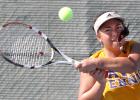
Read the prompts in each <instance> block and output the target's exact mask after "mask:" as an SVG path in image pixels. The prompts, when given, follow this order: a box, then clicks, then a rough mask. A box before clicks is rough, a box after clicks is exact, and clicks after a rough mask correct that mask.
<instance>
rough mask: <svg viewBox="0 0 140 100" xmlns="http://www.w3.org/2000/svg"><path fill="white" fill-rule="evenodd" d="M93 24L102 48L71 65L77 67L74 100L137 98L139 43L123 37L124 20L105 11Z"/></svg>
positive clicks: (139, 99) (125, 30)
mask: <svg viewBox="0 0 140 100" xmlns="http://www.w3.org/2000/svg"><path fill="white" fill-rule="evenodd" d="M93 27H94V31H95V33H96V37H97V39H98V41H99V42H100V43H101V44H102V49H100V50H98V51H97V52H96V53H94V54H93V55H92V56H91V57H89V58H88V59H86V60H83V61H82V62H81V63H80V64H78V65H76V66H75V67H76V68H78V69H79V70H80V88H79V97H78V100H140V44H139V43H138V42H135V41H133V40H126V39H125V36H126V35H128V34H129V31H128V27H126V26H125V24H124V19H123V18H122V17H121V16H120V15H119V14H118V13H116V12H112V11H111V12H105V13H102V14H101V15H100V16H98V17H97V19H96V20H95V22H94V25H93ZM106 72H108V73H107V74H106Z"/></svg>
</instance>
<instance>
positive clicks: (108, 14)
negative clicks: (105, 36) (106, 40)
mask: <svg viewBox="0 0 140 100" xmlns="http://www.w3.org/2000/svg"><path fill="white" fill-rule="evenodd" d="M113 18H117V19H120V20H122V21H123V20H124V18H122V17H121V16H120V15H119V14H117V13H116V12H106V13H104V14H102V15H101V16H99V17H98V18H97V20H96V21H95V23H94V30H95V33H96V35H97V33H98V30H99V28H100V26H101V25H102V24H103V23H105V22H106V21H108V20H110V19H113Z"/></svg>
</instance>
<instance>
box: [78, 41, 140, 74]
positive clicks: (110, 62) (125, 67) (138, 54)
mask: <svg viewBox="0 0 140 100" xmlns="http://www.w3.org/2000/svg"><path fill="white" fill-rule="evenodd" d="M139 66H140V44H139V43H136V44H134V46H133V48H132V51H131V53H130V54H129V56H128V57H115V58H96V59H86V60H84V61H82V62H81V64H79V65H78V66H76V67H78V68H79V69H80V71H83V72H90V71H93V70H95V68H100V69H107V70H114V71H119V72H122V73H125V72H130V73H131V72H133V71H135V70H136V69H137V68H138V67H139Z"/></svg>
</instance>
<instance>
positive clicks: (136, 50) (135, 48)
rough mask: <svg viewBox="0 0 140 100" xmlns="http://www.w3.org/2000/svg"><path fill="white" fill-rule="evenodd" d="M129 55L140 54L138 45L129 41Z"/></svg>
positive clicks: (139, 45) (139, 44)
mask: <svg viewBox="0 0 140 100" xmlns="http://www.w3.org/2000/svg"><path fill="white" fill-rule="evenodd" d="M130 44H131V53H138V54H140V43H139V42H136V41H131V43H130Z"/></svg>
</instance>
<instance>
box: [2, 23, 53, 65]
mask: <svg viewBox="0 0 140 100" xmlns="http://www.w3.org/2000/svg"><path fill="white" fill-rule="evenodd" d="M1 33H2V35H1V36H2V38H3V39H2V40H1V41H2V42H1V46H0V47H1V50H2V52H3V54H4V56H6V58H8V59H10V60H11V61H13V62H15V63H19V64H21V65H26V66H39V65H42V64H45V63H46V62H48V61H49V60H50V58H51V57H52V50H51V48H50V46H49V45H48V44H47V42H46V41H45V40H44V39H42V38H41V37H40V36H39V35H38V34H36V33H35V32H34V31H33V30H31V29H29V28H27V27H25V26H23V25H22V24H21V25H19V24H18V25H9V26H7V27H4V28H3V29H2V30H1Z"/></svg>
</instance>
